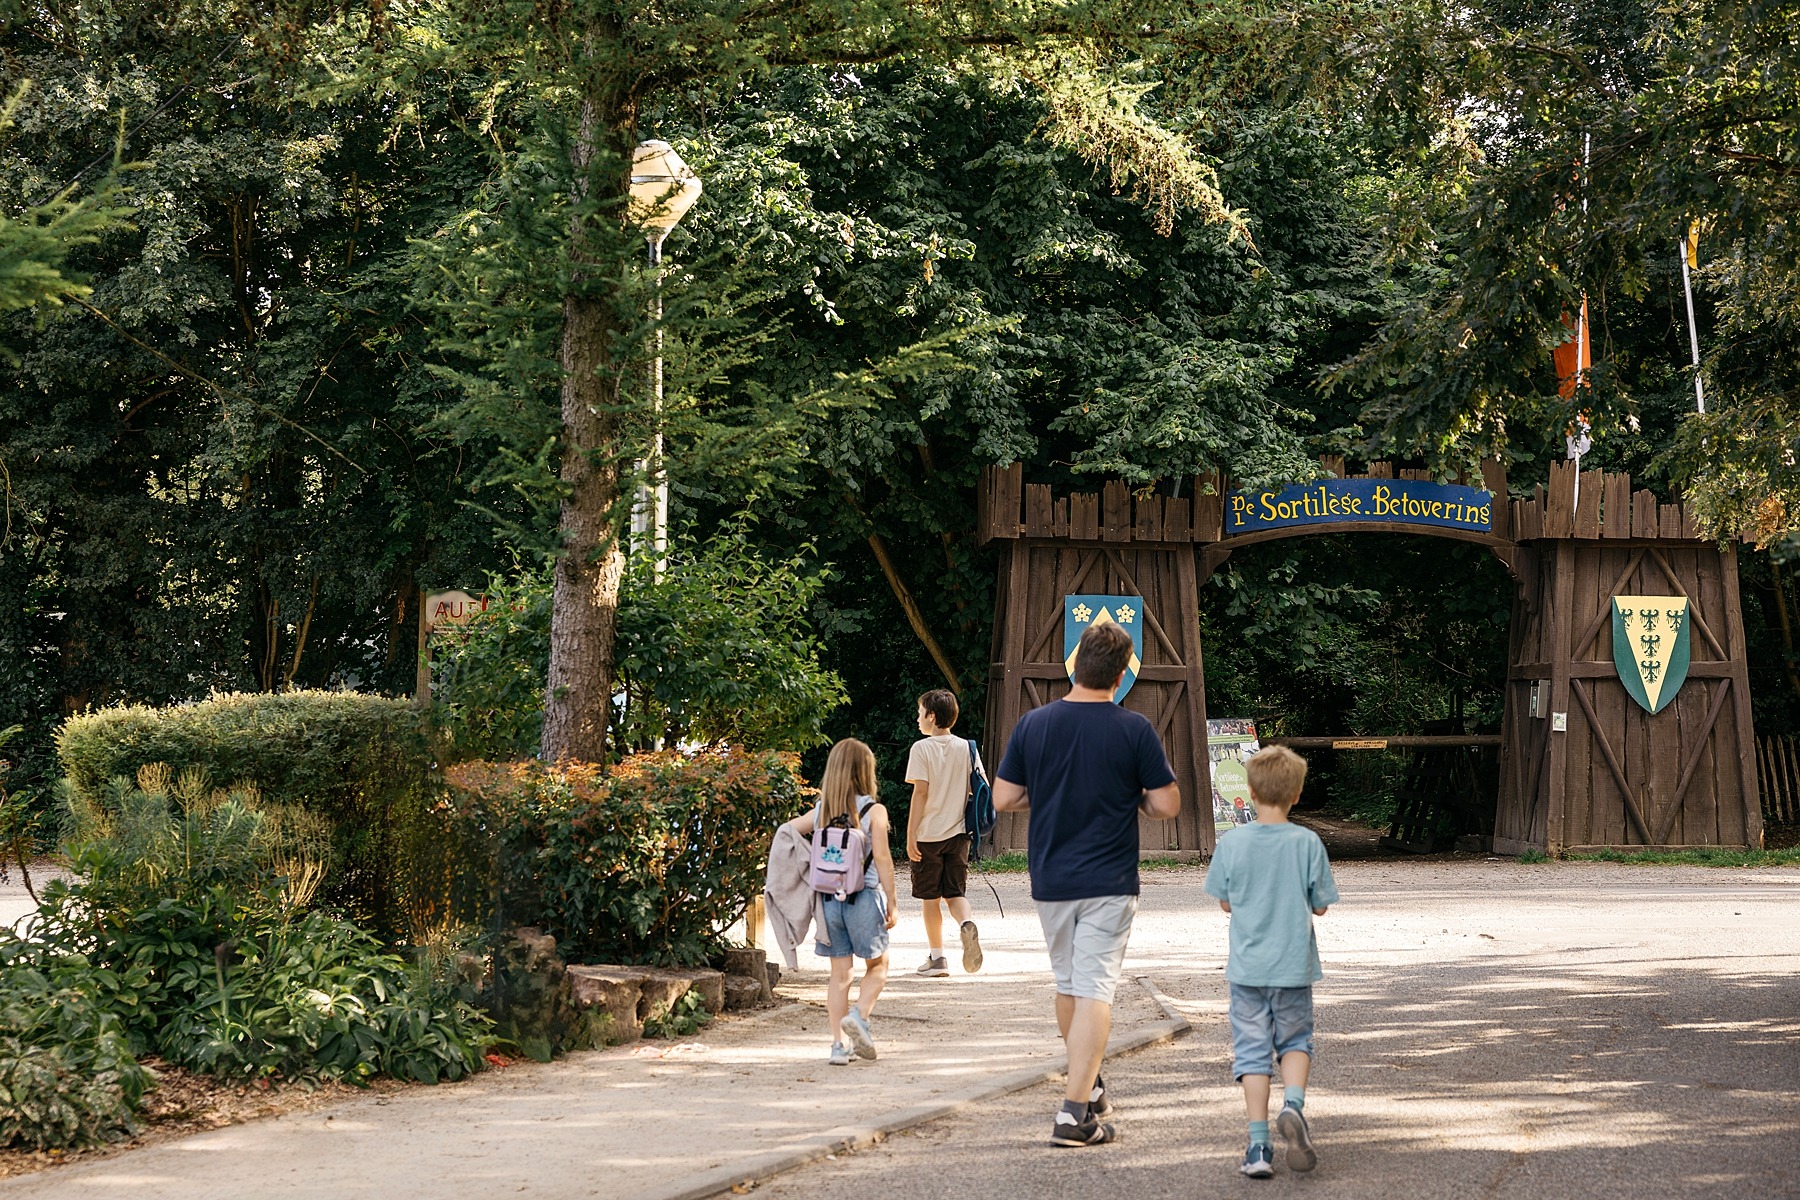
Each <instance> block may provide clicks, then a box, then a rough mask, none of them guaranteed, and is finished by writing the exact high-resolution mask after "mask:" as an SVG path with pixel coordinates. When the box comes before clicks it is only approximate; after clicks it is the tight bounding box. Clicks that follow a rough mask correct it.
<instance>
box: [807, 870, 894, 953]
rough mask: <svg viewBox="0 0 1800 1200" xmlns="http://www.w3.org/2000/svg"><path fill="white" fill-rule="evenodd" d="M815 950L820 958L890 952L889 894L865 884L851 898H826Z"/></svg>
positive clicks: (814, 939)
mask: <svg viewBox="0 0 1800 1200" xmlns="http://www.w3.org/2000/svg"><path fill="white" fill-rule="evenodd" d="M819 907H820V909H821V910H822V912H821V914H820V918H821V919H820V921H819V931H818V933H817V934H816V935H815V936H814V938H813V952H814V953H815V954H817V955H818V956H819V957H820V958H849V957H850V956H851V955H852V954H854V955H856V957H858V958H880V957H881V956H882V955H884V954H886V953H887V951H888V927H887V897H886V896H883V895H882V894H881V889H880V888H878V887H865V888H863V890H862V891H860V892H857V893H856V894H855V895H853V896H851V897H850V898H849V899H847V900H839V899H838V898H837V897H836V896H827V897H825V900H824V903H822V904H821V905H820V906H819Z"/></svg>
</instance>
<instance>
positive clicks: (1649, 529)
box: [1631, 490, 1660, 538]
mask: <svg viewBox="0 0 1800 1200" xmlns="http://www.w3.org/2000/svg"><path fill="white" fill-rule="evenodd" d="M1658 520H1659V518H1658V516H1657V512H1656V496H1655V495H1654V494H1652V493H1650V492H1646V491H1642V490H1639V491H1635V492H1633V493H1631V536H1632V537H1634V538H1653V537H1656V536H1657V535H1658V531H1659V529H1660V526H1659V524H1658Z"/></svg>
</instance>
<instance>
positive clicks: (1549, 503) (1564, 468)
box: [1544, 462, 1575, 538]
mask: <svg viewBox="0 0 1800 1200" xmlns="http://www.w3.org/2000/svg"><path fill="white" fill-rule="evenodd" d="M1544 536H1545V537H1548V538H1566V537H1574V536H1575V469H1574V467H1573V466H1572V465H1571V464H1569V463H1566V462H1553V463H1551V464H1550V485H1549V489H1548V491H1547V492H1546V493H1545V496H1544Z"/></svg>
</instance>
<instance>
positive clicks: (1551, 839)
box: [1544, 542, 1575, 854]
mask: <svg viewBox="0 0 1800 1200" xmlns="http://www.w3.org/2000/svg"><path fill="white" fill-rule="evenodd" d="M1573 557H1574V548H1573V547H1571V546H1570V545H1568V544H1567V543H1566V542H1565V543H1558V545H1557V547H1556V558H1555V574H1554V576H1553V580H1554V588H1555V591H1554V595H1553V597H1552V600H1551V603H1550V606H1549V610H1548V611H1547V612H1546V613H1545V614H1544V626H1545V633H1546V638H1547V641H1548V650H1549V653H1548V654H1546V655H1545V656H1544V657H1545V658H1547V659H1548V660H1549V661H1550V665H1551V672H1550V709H1551V711H1552V712H1568V711H1569V687H1570V682H1569V667H1568V663H1569V658H1570V655H1569V639H1570V638H1571V637H1573V636H1574V633H1575V631H1574V630H1573V629H1571V628H1569V626H1570V625H1571V624H1572V623H1573V622H1572V621H1571V620H1570V616H1571V614H1572V612H1573V610H1574V606H1575V572H1574V570H1573V569H1572V566H1573V564H1572V561H1571V560H1572V559H1573ZM1568 754H1569V738H1568V735H1567V734H1566V733H1565V734H1555V733H1553V734H1551V735H1550V791H1549V795H1548V796H1547V797H1546V801H1547V806H1546V808H1545V814H1544V848H1545V850H1546V851H1548V852H1549V853H1551V854H1554V853H1556V851H1557V850H1558V849H1559V848H1560V847H1561V846H1562V844H1563V840H1564V839H1563V815H1564V812H1565V809H1564V805H1565V802H1566V800H1567V796H1568V781H1569V775H1568Z"/></svg>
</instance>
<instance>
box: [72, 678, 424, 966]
mask: <svg viewBox="0 0 1800 1200" xmlns="http://www.w3.org/2000/svg"><path fill="white" fill-rule="evenodd" d="M57 755H58V758H59V759H60V761H61V763H62V766H63V770H64V772H65V774H66V777H67V781H68V787H69V789H70V791H71V793H72V797H73V802H74V804H75V805H76V807H77V809H78V810H80V811H86V812H93V813H96V814H101V815H105V816H109V817H113V816H119V815H123V814H119V813H113V812H109V811H108V795H109V791H108V789H109V788H111V787H112V781H114V780H116V779H120V778H124V779H131V778H134V777H139V776H140V773H141V772H142V771H143V769H144V768H145V767H147V766H152V765H156V764H160V765H162V766H163V767H165V768H166V770H165V772H164V774H163V775H162V776H161V777H160V778H161V779H162V784H161V785H160V786H163V787H166V786H168V784H169V782H170V780H171V779H172V778H181V779H186V778H190V777H193V776H192V775H191V773H192V772H194V771H196V770H197V771H199V772H201V776H202V777H196V778H201V782H200V783H199V785H198V786H199V788H200V790H204V789H205V788H206V786H207V784H206V781H207V780H216V781H220V782H225V783H228V784H230V785H232V786H233V787H251V788H254V789H255V790H256V792H257V794H258V796H259V798H260V801H261V802H262V803H263V804H264V805H265V806H273V809H274V810H279V811H281V812H283V813H289V810H301V811H303V812H304V813H306V814H309V815H310V817H311V818H312V819H314V820H319V821H323V822H325V823H326V825H327V827H328V832H329V841H330V853H329V862H328V864H327V868H326V872H325V878H324V880H323V883H322V884H321V885H320V888H319V898H320V899H321V900H322V901H324V902H326V903H330V904H335V905H339V906H341V907H343V908H344V909H345V910H346V911H347V912H348V914H349V915H350V916H351V918H352V919H353V920H356V921H358V922H359V923H362V924H365V925H367V926H368V927H369V928H371V929H373V930H375V931H378V932H380V933H382V934H383V935H385V936H389V937H396V936H400V935H404V934H411V935H415V936H418V937H421V938H422V937H423V936H424V935H425V934H427V933H429V932H430V931H429V930H422V929H412V928H409V927H408V926H409V925H410V924H411V923H412V922H411V919H410V915H409V914H410V912H411V909H410V908H409V905H410V904H411V903H412V897H411V895H410V893H411V892H412V891H413V890H415V889H416V887H419V886H429V885H427V884H421V883H419V881H417V880H415V879H414V878H413V876H412V873H411V871H412V868H413V866H414V864H413V862H412V857H411V856H412V854H413V852H414V851H415V850H416V849H418V848H420V846H421V843H422V841H423V840H424V839H423V831H427V830H429V829H430V828H432V827H433V826H432V825H431V822H430V817H429V811H430V808H431V806H432V804H433V803H435V802H436V798H437V794H438V793H437V792H436V790H435V789H436V787H437V786H438V784H437V782H436V780H437V774H436V771H437V763H436V757H435V750H434V748H433V747H432V745H431V744H430V742H429V740H428V738H427V734H426V731H425V728H424V723H423V720H422V718H421V716H420V714H419V713H418V711H417V710H416V709H413V708H411V707H410V706H408V705H407V704H406V703H404V702H403V701H399V700H387V699H383V698H381V697H376V696H360V695H356V694H354V693H349V692H288V693H283V694H280V695H257V694H250V695H219V696H214V697H212V698H210V699H208V700H203V701H200V702H198V703H194V704H184V705H176V706H173V707H168V708H149V707H146V706H142V705H133V706H129V707H119V708H108V709H101V710H99V711H96V712H91V713H86V714H83V715H81V716H78V717H72V718H70V719H69V720H68V721H67V722H66V723H65V724H64V725H63V728H62V730H61V732H60V733H59V734H58V736H57ZM286 819H287V823H288V824H289V825H293V824H294V823H295V821H297V820H299V818H296V817H293V816H292V815H291V813H290V815H289V817H288V818H286ZM261 827H263V828H266V826H261ZM127 907H136V904H135V902H134V903H133V904H130V905H127Z"/></svg>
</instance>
